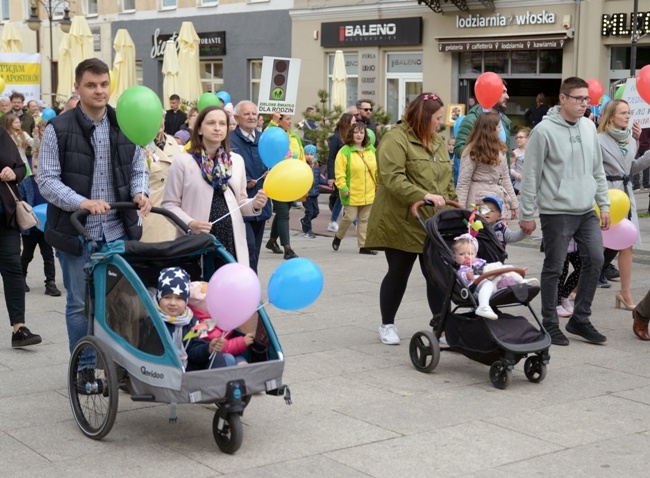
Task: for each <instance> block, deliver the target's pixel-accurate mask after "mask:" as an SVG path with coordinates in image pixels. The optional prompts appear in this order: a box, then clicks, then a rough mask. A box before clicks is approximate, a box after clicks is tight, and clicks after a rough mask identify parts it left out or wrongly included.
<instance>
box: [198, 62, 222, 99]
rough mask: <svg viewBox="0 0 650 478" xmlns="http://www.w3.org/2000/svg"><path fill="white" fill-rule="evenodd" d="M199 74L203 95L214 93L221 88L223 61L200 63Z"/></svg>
mask: <svg viewBox="0 0 650 478" xmlns="http://www.w3.org/2000/svg"><path fill="white" fill-rule="evenodd" d="M199 74H200V75H201V85H202V86H203V92H204V93H207V92H212V93H216V92H217V91H219V90H221V89H222V88H223V61H221V60H219V61H202V62H201V64H200V66H199Z"/></svg>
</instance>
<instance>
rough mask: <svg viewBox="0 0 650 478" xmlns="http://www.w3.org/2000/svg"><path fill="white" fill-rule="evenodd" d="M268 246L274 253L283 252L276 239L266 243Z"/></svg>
mask: <svg viewBox="0 0 650 478" xmlns="http://www.w3.org/2000/svg"><path fill="white" fill-rule="evenodd" d="M266 248H267V249H268V250H269V251H271V252H273V254H282V249H280V246H278V243H277V242H275V241H274V240H271V239H269V240H268V242H267V243H266Z"/></svg>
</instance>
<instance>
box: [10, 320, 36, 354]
mask: <svg viewBox="0 0 650 478" xmlns="http://www.w3.org/2000/svg"><path fill="white" fill-rule="evenodd" d="M42 341H43V339H41V336H40V335H36V334H32V333H31V332H30V331H29V329H28V328H27V327H25V326H24V325H23V326H22V327H21V328H19V329H18V330H17V331H16V332H14V333H13V334H11V346H12V347H14V348H16V347H27V346H28V345H36V344H40V343H41V342H42Z"/></svg>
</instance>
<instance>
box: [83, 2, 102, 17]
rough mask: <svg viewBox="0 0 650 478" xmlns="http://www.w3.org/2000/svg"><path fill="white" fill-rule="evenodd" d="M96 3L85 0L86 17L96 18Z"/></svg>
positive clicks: (97, 11)
mask: <svg viewBox="0 0 650 478" xmlns="http://www.w3.org/2000/svg"><path fill="white" fill-rule="evenodd" d="M97 1H98V0H86V1H85V2H84V12H85V13H86V16H87V17H96V16H97V14H98V13H99V10H98V7H97Z"/></svg>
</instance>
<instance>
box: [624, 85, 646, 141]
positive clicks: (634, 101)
mask: <svg viewBox="0 0 650 478" xmlns="http://www.w3.org/2000/svg"><path fill="white" fill-rule="evenodd" d="M623 99H624V100H625V101H627V102H628V104H629V105H630V112H631V113H632V117H631V118H630V127H631V126H632V123H633V122H634V121H636V122H638V123H639V125H640V126H641V128H642V129H645V128H650V105H649V104H648V103H646V102H645V101H643V98H641V96H640V95H639V92H638V91H637V90H636V78H630V79H628V80H627V81H626V82H625V91H624V92H623Z"/></svg>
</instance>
